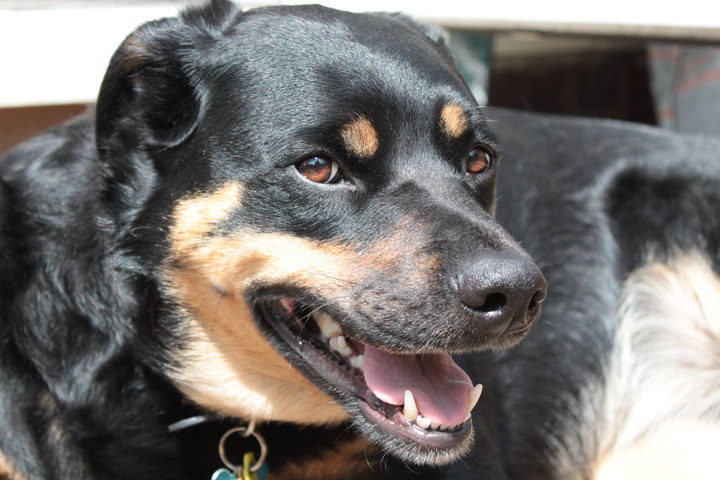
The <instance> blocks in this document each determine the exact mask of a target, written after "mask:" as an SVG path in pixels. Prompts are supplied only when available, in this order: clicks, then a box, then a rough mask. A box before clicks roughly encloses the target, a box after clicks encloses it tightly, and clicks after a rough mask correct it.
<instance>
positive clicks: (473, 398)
mask: <svg viewBox="0 0 720 480" xmlns="http://www.w3.org/2000/svg"><path fill="white" fill-rule="evenodd" d="M482 390H483V386H482V385H481V384H479V383H478V384H477V385H475V386H474V387H473V389H472V391H471V392H470V399H469V400H468V415H469V414H470V412H472V409H473V408H475V405H477V403H478V400H480V395H481V394H482Z"/></svg>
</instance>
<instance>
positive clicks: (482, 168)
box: [465, 147, 492, 175]
mask: <svg viewBox="0 0 720 480" xmlns="http://www.w3.org/2000/svg"><path fill="white" fill-rule="evenodd" d="M491 166H492V155H491V154H490V152H488V151H487V150H486V149H484V148H483V147H474V148H473V149H472V150H470V152H469V153H468V156H467V160H466V161H465V170H466V171H467V172H468V173H470V174H472V175H477V174H479V173H483V172H486V171H488V170H489V169H490V167H491Z"/></svg>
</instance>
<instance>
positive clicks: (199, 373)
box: [165, 182, 436, 424]
mask: <svg viewBox="0 0 720 480" xmlns="http://www.w3.org/2000/svg"><path fill="white" fill-rule="evenodd" d="M241 195H242V187H241V186H240V185H238V184H237V183H233V182H231V183H228V184H227V185H225V186H223V187H221V188H219V189H218V190H217V191H216V192H213V193H210V194H204V195H199V196H192V197H189V198H187V199H184V200H182V201H180V202H179V203H178V205H177V207H176V209H175V212H174V215H173V227H172V229H171V233H170V239H171V256H170V259H169V261H168V263H167V266H166V270H165V271H166V280H165V283H166V285H165V288H166V291H167V292H168V293H169V294H170V295H172V296H173V297H174V298H176V299H178V301H179V303H180V304H181V306H182V309H183V318H182V319H180V321H181V324H182V328H183V329H184V333H185V336H186V337H187V338H188V339H189V340H188V342H187V344H186V345H185V347H184V348H183V349H182V350H180V351H176V352H174V354H173V355H174V358H173V359H174V361H175V365H177V367H176V368H173V370H172V371H170V372H169V374H170V376H171V378H172V379H173V380H174V382H175V383H176V384H177V385H178V386H179V388H180V389H181V390H182V391H183V392H184V393H185V394H186V395H187V396H188V397H189V398H190V399H192V400H193V401H195V402H197V403H198V404H200V405H203V406H205V407H207V408H210V409H212V410H215V411H218V412H222V413H224V414H227V415H232V416H238V417H243V418H253V419H255V420H259V421H262V420H270V419H272V420H280V421H292V422H300V423H313V424H324V423H337V422H340V421H342V420H344V419H345V418H346V414H345V412H344V411H343V410H342V409H341V408H340V407H339V406H337V404H335V403H334V402H333V401H332V400H331V399H330V398H329V397H327V396H326V395H325V394H324V393H322V392H320V391H319V390H318V389H317V388H316V387H315V386H314V385H313V384H312V383H311V382H310V381H308V380H307V379H306V378H305V377H304V376H303V375H301V374H300V373H299V372H298V371H297V370H295V369H294V368H292V366H291V365H289V364H288V362H287V361H286V360H285V359H284V358H283V357H282V356H281V355H280V354H279V353H277V352H276V351H275V349H274V348H273V347H272V346H270V345H269V344H268V342H267V340H266V338H265V337H264V335H263V334H262V333H261V332H260V331H259V330H258V329H257V327H256V325H255V320H254V315H253V312H252V311H251V309H250V307H249V306H248V304H247V303H246V300H245V292H246V291H247V289H248V288H249V287H251V286H258V285H274V284H283V285H297V286H302V287H303V288H308V289H311V290H313V291H315V292H316V293H317V294H318V295H319V296H322V297H323V298H328V299H330V301H333V302H335V303H336V304H338V305H341V306H343V307H345V308H348V309H349V308H352V304H351V303H350V299H349V296H348V295H347V292H348V290H349V289H350V288H352V287H354V286H356V285H357V284H361V283H363V282H366V281H367V279H368V278H372V275H373V274H377V272H384V271H387V270H390V269H394V268H399V269H407V268H408V265H411V266H412V270H413V271H416V269H418V268H420V269H422V270H424V271H425V272H428V273H429V272H430V271H432V269H433V267H434V265H435V262H436V259H434V258H432V257H430V256H428V255H423V254H422V252H420V251H419V248H418V245H419V239H416V238H412V237H411V236H410V235H409V234H407V233H406V231H405V229H403V228H398V229H396V231H395V234H394V235H392V236H391V237H390V238H389V239H387V240H386V241H384V242H381V243H378V244H376V245H374V246H368V247H366V248H365V249H364V250H356V249H354V248H351V247H350V246H348V245H342V244H340V243H329V242H316V241H312V240H308V239H303V238H299V237H295V236H292V235H288V234H279V233H261V232H257V231H253V230H251V229H244V230H238V231H234V232H232V233H230V234H228V235H227V236H212V235H209V233H210V232H212V231H213V229H214V228H215V227H216V226H217V225H218V224H219V223H220V222H222V221H223V220H225V219H226V218H228V217H229V216H230V215H231V214H232V212H233V211H234V210H235V209H238V208H241ZM413 245H414V247H413ZM428 277H429V275H427V276H425V277H423V276H422V275H417V276H416V277H414V278H413V279H412V281H410V282H409V285H417V288H419V289H420V288H425V286H424V280H427V278H428Z"/></svg>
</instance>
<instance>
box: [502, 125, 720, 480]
mask: <svg viewBox="0 0 720 480" xmlns="http://www.w3.org/2000/svg"><path fill="white" fill-rule="evenodd" d="M490 116H491V118H493V119H494V120H495V123H494V126H495V129H496V131H498V132H499V134H500V138H501V141H502V142H503V145H504V148H505V151H504V158H503V162H504V163H503V165H502V170H501V173H500V182H499V185H498V189H499V190H498V196H499V200H498V210H497V215H498V219H499V220H500V221H501V222H502V223H503V225H505V226H507V227H508V229H509V231H510V232H511V233H512V234H513V235H514V236H515V238H517V239H518V240H520V241H521V243H522V245H523V247H524V248H526V249H527V250H528V251H529V252H530V253H531V254H532V255H533V258H534V259H535V260H536V261H537V262H538V264H539V265H540V266H541V268H542V269H543V272H544V274H545V275H546V277H547V279H548V283H549V285H550V289H549V292H548V300H547V302H546V304H545V307H544V308H545V309H544V313H543V317H542V319H541V320H540V322H539V325H537V326H536V328H535V330H534V332H533V334H532V335H531V336H530V337H529V338H528V339H527V341H526V342H523V344H522V345H520V346H519V347H518V348H516V349H515V350H514V351H512V352H508V353H506V354H501V355H497V356H496V358H495V362H496V366H497V370H496V371H497V378H498V381H499V382H500V386H499V387H498V388H497V389H498V390H499V391H500V392H502V393H501V394H500V395H501V397H502V401H501V404H502V408H501V409H500V411H499V417H498V420H497V425H498V426H497V428H498V429H499V430H500V432H501V433H500V434H499V436H500V438H501V439H502V440H501V441H500V443H504V444H505V445H506V450H505V452H504V453H503V458H504V459H505V464H506V466H507V470H508V473H509V477H510V478H527V479H530V478H556V479H563V480H568V479H588V478H596V479H600V480H606V479H613V480H620V479H640V478H658V479H659V478H663V479H665V478H675V479H679V478H703V479H705V478H707V479H710V478H714V477H715V475H716V472H717V471H718V468H720V460H719V459H718V457H717V456H716V455H713V454H712V450H713V449H714V446H715V445H717V444H718V443H717V441H718V439H720V313H719V312H720V280H719V278H718V271H719V270H720V218H719V216H718V212H720V142H717V141H714V140H710V139H704V138H700V137H692V136H680V135H675V134H671V133H667V132H661V131H659V130H656V129H651V128H647V127H641V126H635V125H630V124H626V123H621V122H613V121H598V120H583V119H563V118H560V117H555V118H553V117H543V116H536V115H529V114H518V113H510V112H494V113H491V114H490Z"/></svg>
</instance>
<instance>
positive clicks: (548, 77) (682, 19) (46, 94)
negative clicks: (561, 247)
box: [0, 0, 720, 154]
mask: <svg viewBox="0 0 720 480" xmlns="http://www.w3.org/2000/svg"><path fill="white" fill-rule="evenodd" d="M193 3H198V2H197V1H196V0H157V1H156V0H0V154H2V153H4V152H6V151H7V150H8V149H10V148H11V147H12V146H13V145H15V144H16V143H18V142H20V141H21V140H23V139H25V138H28V137H30V136H32V135H35V134H37V133H40V132H41V131H43V130H45V129H47V128H48V127H50V126H51V125H54V124H56V123H59V122H62V121H64V120H66V119H68V118H70V117H72V116H75V115H77V114H79V113H82V112H84V111H85V110H87V109H88V108H90V107H89V106H90V105H91V104H92V102H93V101H94V99H95V97H96V95H97V91H98V89H99V86H100V81H101V79H102V76H103V73H104V70H105V67H106V66H107V63H108V60H109V58H110V56H111V55H112V52H113V51H114V50H115V48H116V47H117V46H118V45H119V43H120V42H121V41H122V39H123V38H124V37H125V35H127V34H128V33H129V32H130V31H131V30H132V29H133V28H134V27H136V26H137V25H139V24H140V23H143V22H144V21H147V20H151V19H154V18H159V17H163V16H168V15H173V14H174V13H176V12H177V11H178V10H179V9H181V8H184V7H185V6H187V5H190V4H193ZM237 3H239V4H240V5H241V6H243V7H245V8H252V7H256V6H260V5H264V4H270V3H275V4H277V3H307V2H288V1H280V2H267V1H266V2H259V1H245V2H242V1H240V2H237ZM319 3H322V4H324V5H327V6H330V7H335V8H340V9H344V10H352V11H403V12H406V13H408V14H409V15H411V16H413V17H415V18H416V19H418V20H422V21H426V22H432V23H436V24H439V25H441V26H443V27H444V28H446V29H447V31H448V33H449V39H450V43H451V45H452V49H453V52H454V54H455V55H456V58H457V59H458V63H459V66H460V69H461V71H462V73H463V75H465V77H466V79H467V81H468V83H469V85H470V86H471V88H472V90H473V92H474V94H475V96H476V98H477V100H478V102H480V103H481V104H484V105H492V106H500V107H510V108H516V109H523V110H531V111H536V112H546V113H559V114H570V115H582V116H593V117H609V118H617V119H621V120H629V121H635V122H641V123H646V124H657V125H661V126H663V127H665V128H669V129H673V130H677V131H683V132H690V133H705V134H710V135H717V136H720V121H719V120H718V118H719V117H720V2H718V1H717V0H702V1H700V0H686V1H684V2H673V3H670V2H651V1H633V0H624V1H622V0H605V1H603V2H595V3H590V2H578V1H568V0H546V1H543V2H538V1H528V0H502V1H499V2H491V1H484V2H481V1H475V2H468V1H452V0H442V1H438V2H419V1H408V0H384V1H380V0H365V1H362V2H360V1H357V0H355V1H351V0H327V1H320V2H319Z"/></svg>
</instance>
